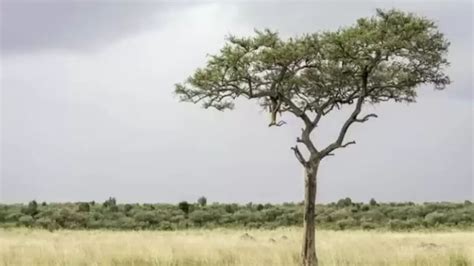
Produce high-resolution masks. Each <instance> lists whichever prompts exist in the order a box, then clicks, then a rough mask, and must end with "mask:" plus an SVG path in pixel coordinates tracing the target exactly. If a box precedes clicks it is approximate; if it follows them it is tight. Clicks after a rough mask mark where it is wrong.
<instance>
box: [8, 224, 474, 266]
mask: <svg viewBox="0 0 474 266" xmlns="http://www.w3.org/2000/svg"><path fill="white" fill-rule="evenodd" d="M245 233H248V234H249V235H250V236H252V237H253V238H254V239H250V237H247V239H244V237H242V235H244V234H245ZM284 236H285V237H286V238H287V239H284V238H285V237H284ZM270 239H273V240H274V241H272V240H270ZM300 239H301V230H300V229H297V228H287V229H278V230H272V231H264V230H249V231H243V230H202V231H201V230H192V231H178V232H154V231H138V232H135V231H125V232H114V231H56V232H52V233H51V232H48V231H43V230H27V229H12V230H1V229H0V265H9V266H10V265H25V266H33V265H48V266H49V265H68V266H69V265H170V266H171V265H193V266H194V265H206V266H224V265H242V266H244V265H245V266H252V265H254V266H257V265H258V266H262V265H272V266H291V265H298V254H299V247H300ZM317 245H318V252H319V257H320V261H321V264H322V265H363V266H369V265H376V266H380V265H417V266H419V265H440V266H446V265H460V266H461V265H471V264H472V262H473V261H474V232H446V233H392V232H364V231H341V232H334V231H320V232H318V233H317Z"/></svg>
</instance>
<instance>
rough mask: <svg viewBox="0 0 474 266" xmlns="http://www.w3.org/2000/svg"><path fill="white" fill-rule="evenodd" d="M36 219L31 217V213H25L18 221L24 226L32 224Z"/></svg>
mask: <svg viewBox="0 0 474 266" xmlns="http://www.w3.org/2000/svg"><path fill="white" fill-rule="evenodd" d="M34 221H35V219H33V217H31V216H30V215H23V216H21V217H20V218H19V219H18V223H19V224H20V225H23V226H28V227H29V226H32V225H33V223H34Z"/></svg>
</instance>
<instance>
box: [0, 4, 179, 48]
mask: <svg viewBox="0 0 474 266" xmlns="http://www.w3.org/2000/svg"><path fill="white" fill-rule="evenodd" d="M186 6H187V5H184V4H171V3H167V4H165V3H160V2H110V1H94V2H92V1H45V2H43V1H41V2H24V1H10V0H7V1H1V15H0V17H1V23H0V25H1V26H0V30H1V34H2V36H1V37H2V38H1V49H2V52H3V53H4V54H5V55H9V54H12V53H15V54H16V53H28V52H32V51H38V50H48V49H64V50H75V51H84V50H95V49H98V48H101V47H103V46H106V45H108V44H111V43H114V42H116V41H117V40H119V39H121V38H125V37H127V36H130V35H133V34H136V33H138V32H140V31H143V30H146V29H148V30H150V29H154V30H156V29H157V28H158V27H159V26H162V25H161V24H163V23H165V22H166V20H165V19H164V18H163V17H164V16H165V15H167V13H168V12H169V11H170V10H172V9H173V10H176V9H178V8H184V7H186Z"/></svg>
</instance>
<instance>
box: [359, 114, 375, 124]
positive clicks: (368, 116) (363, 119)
mask: <svg viewBox="0 0 474 266" xmlns="http://www.w3.org/2000/svg"><path fill="white" fill-rule="evenodd" d="M370 117H373V118H377V117H378V116H377V115H376V114H368V115H366V116H364V117H362V118H360V119H358V118H356V119H355V122H359V123H363V122H367V121H368V120H369V118H370Z"/></svg>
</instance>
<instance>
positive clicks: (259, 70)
mask: <svg viewBox="0 0 474 266" xmlns="http://www.w3.org/2000/svg"><path fill="white" fill-rule="evenodd" d="M448 47H449V42H448V41H447V40H446V39H445V38H444V36H443V34H442V33H440V32H439V31H438V28H437V26H436V24H435V23H434V22H432V21H431V20H428V19H426V18H424V17H421V16H416V15H414V14H412V13H405V12H401V11H398V10H388V11H383V10H377V13H376V15H375V16H373V17H370V18H361V19H359V20H357V22H356V23H355V24H354V25H352V26H348V27H342V28H339V29H338V30H336V31H332V32H329V31H328V32H320V33H313V34H305V35H301V36H298V37H294V38H288V39H282V38H280V37H279V36H278V34H277V33H276V32H273V31H271V30H268V29H266V30H264V31H256V32H255V35H254V36H250V37H236V36H229V37H228V38H227V42H226V44H225V45H224V47H223V48H222V49H221V50H220V52H219V53H217V54H216V55H212V56H210V58H209V60H208V62H207V65H206V66H205V67H203V68H199V69H197V70H196V71H195V73H194V74H193V75H192V76H191V77H189V78H188V79H187V80H186V81H185V82H183V83H181V84H177V85H176V88H175V93H176V94H177V95H178V96H179V97H180V99H181V100H182V101H187V102H193V103H198V102H199V103H202V105H203V107H205V108H208V107H213V108H216V109H218V110H224V109H232V108H233V107H234V102H235V100H236V99H237V98H247V99H252V98H257V99H259V101H258V102H259V104H260V105H261V106H262V107H264V108H265V109H267V107H271V108H270V110H273V109H272V108H273V107H276V108H277V109H278V111H281V112H287V111H288V112H291V113H293V114H294V115H296V116H298V117H302V115H301V110H305V111H307V112H314V113H318V114H325V113H327V112H329V111H331V110H335V108H334V107H335V106H337V107H338V108H339V107H340V106H341V105H350V104H353V103H355V102H356V100H358V99H361V100H362V102H367V103H379V102H384V101H395V102H413V101H415V98H416V95H417V94H416V91H415V89H416V88H417V86H418V85H421V84H430V83H431V84H433V85H434V87H435V88H437V89H442V88H444V87H445V86H446V85H447V84H449V78H448V76H446V75H445V74H444V72H443V71H444V68H445V67H446V66H447V65H448V62H447V60H446V53H447V50H448ZM361 85H362V86H361ZM272 97H273V100H274V99H281V100H282V101H283V105H278V106H274V104H275V103H274V102H272ZM362 102H361V103H362ZM336 109H337V108H336Z"/></svg>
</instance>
